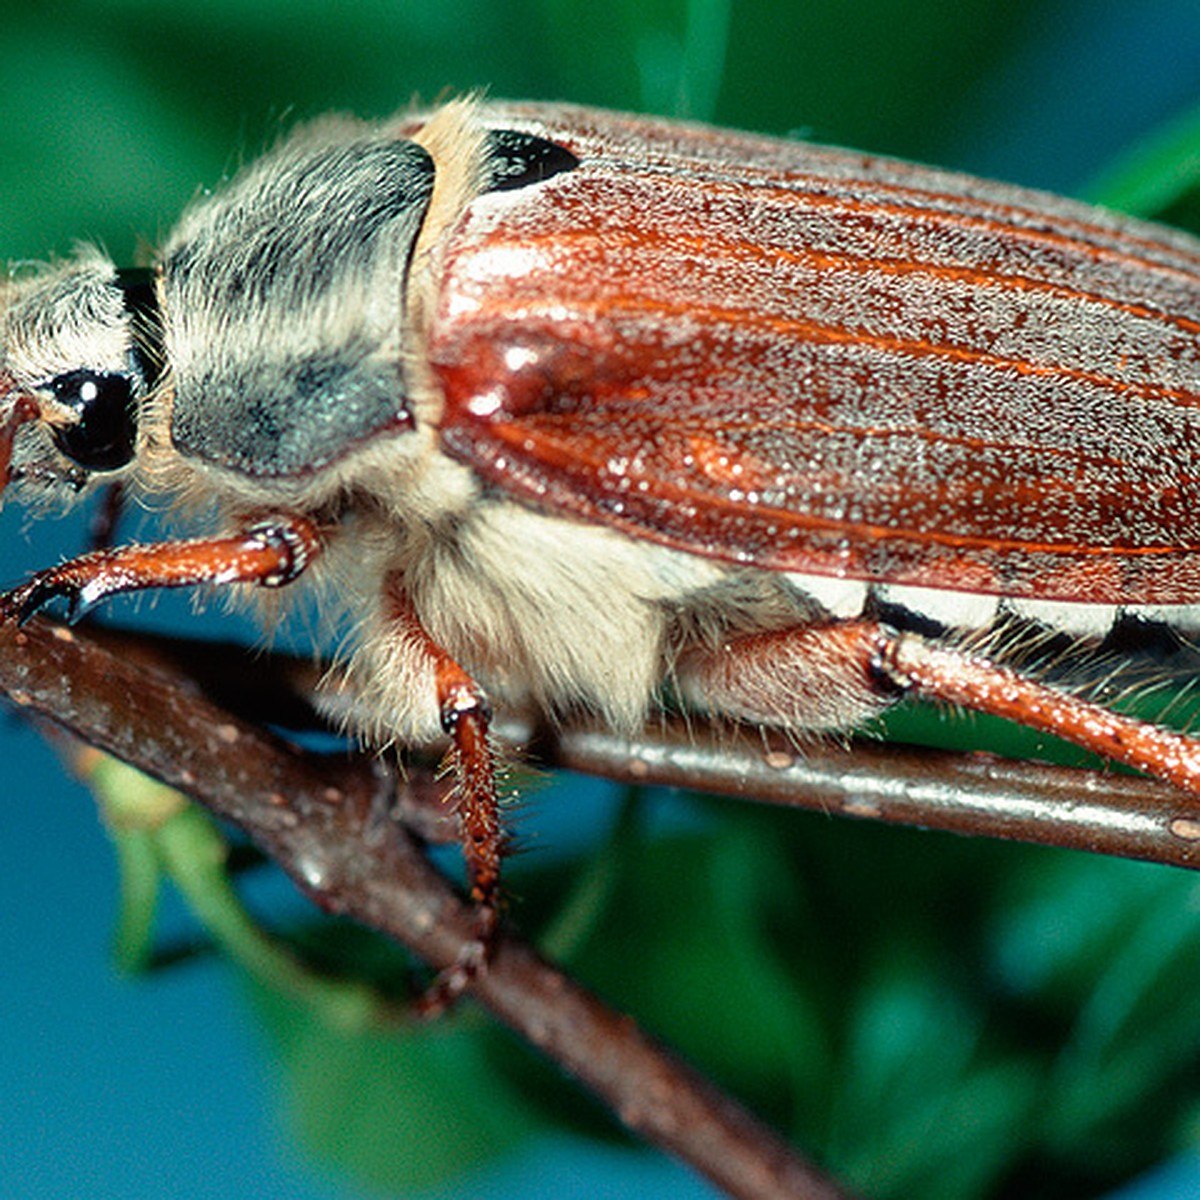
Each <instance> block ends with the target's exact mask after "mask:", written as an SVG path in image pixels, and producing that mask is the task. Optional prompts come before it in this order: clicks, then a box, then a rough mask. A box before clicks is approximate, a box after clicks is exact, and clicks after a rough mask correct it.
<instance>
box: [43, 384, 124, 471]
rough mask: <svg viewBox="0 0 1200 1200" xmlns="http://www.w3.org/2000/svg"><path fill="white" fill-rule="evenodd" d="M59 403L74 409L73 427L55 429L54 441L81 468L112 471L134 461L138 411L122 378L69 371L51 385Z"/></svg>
mask: <svg viewBox="0 0 1200 1200" xmlns="http://www.w3.org/2000/svg"><path fill="white" fill-rule="evenodd" d="M50 388H51V390H52V391H53V392H54V395H55V398H56V399H57V400H58V401H59V403H60V404H65V405H66V406H67V407H68V408H72V409H74V410H75V411H76V412H77V413H78V414H79V420H78V422H76V423H75V424H74V425H63V426H59V427H57V428H55V429H54V431H53V434H54V442H55V444H56V445H57V446H58V448H59V449H60V450H61V451H62V452H63V453H64V454H65V455H66V456H67V457H68V458H73V459H74V460H75V461H76V462H77V463H79V464H80V466H84V467H93V468H95V469H96V470H100V471H111V470H113V469H115V468H116V467H123V466H124V465H125V464H126V463H127V462H129V461H130V459H132V458H133V445H134V438H135V435H136V432H137V412H136V408H135V405H134V402H133V388H132V386H131V384H130V381H129V378H128V377H127V376H125V375H105V374H102V373H101V372H99V371H68V372H67V374H65V375H59V376H57V377H56V378H55V379H53V380H52V381H51V383H50Z"/></svg>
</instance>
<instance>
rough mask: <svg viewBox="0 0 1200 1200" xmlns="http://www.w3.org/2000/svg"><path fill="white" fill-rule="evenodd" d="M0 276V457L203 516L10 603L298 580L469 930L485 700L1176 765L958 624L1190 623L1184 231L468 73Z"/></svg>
mask: <svg viewBox="0 0 1200 1200" xmlns="http://www.w3.org/2000/svg"><path fill="white" fill-rule="evenodd" d="M0 305H2V307H0V430H2V433H0V469H2V473H3V478H4V479H7V478H8V477H9V476H11V480H12V481H13V482H14V484H15V485H17V487H18V489H19V490H20V491H21V492H23V493H24V494H26V495H27V496H29V497H33V498H38V497H47V498H52V499H68V498H70V497H71V496H73V495H75V494H78V493H81V492H84V491H86V490H87V489H88V488H89V487H90V486H91V485H93V484H95V483H97V482H103V481H111V480H123V481H127V482H128V483H129V484H130V485H132V486H134V487H135V488H139V489H143V490H148V491H152V492H153V491H157V492H162V493H166V494H167V495H169V496H171V497H173V498H175V499H177V500H179V501H181V502H182V503H183V504H184V505H185V506H204V505H208V506H211V507H213V508H215V509H216V510H217V511H218V512H219V514H220V520H221V522H222V524H223V527H224V529H225V532H224V533H222V534H221V535H219V536H215V537H207V538H202V539H196V540H190V541H176V542H167V543H163V544H158V545H145V546H126V547H123V548H119V549H106V550H101V551H96V552H93V553H91V554H86V555H84V556H82V557H80V558H77V559H75V560H73V561H71V562H68V563H66V564H63V565H61V566H58V567H54V568H51V569H49V570H45V571H42V572H40V573H39V574H37V575H35V576H34V577H33V578H32V579H31V580H30V581H29V582H28V583H26V584H25V585H24V586H22V587H19V588H17V589H16V590H15V591H13V592H11V593H9V594H8V595H7V597H6V598H5V599H4V602H3V603H4V613H5V615H6V616H7V617H9V618H15V619H25V618H27V617H28V616H30V615H31V614H32V613H34V612H35V611H37V610H38V609H39V608H40V607H41V606H42V605H44V604H45V603H46V602H47V601H49V600H50V599H52V598H53V597H56V596H65V597H66V598H67V600H68V602H69V604H70V606H71V608H72V609H73V610H75V611H76V612H79V611H82V610H85V609H87V608H89V607H91V606H92V605H94V604H95V603H96V602H97V601H99V600H100V599H101V598H103V597H104V596H107V595H110V594H112V593H116V592H122V591H131V590H136V589H142V588H156V587H175V586H186V585H193V584H202V583H208V584H226V583H251V584H258V585H262V586H265V587H279V586H282V585H285V584H289V585H290V584H292V583H293V582H294V581H299V580H301V579H303V580H309V581H321V582H323V583H324V584H325V585H326V586H324V587H323V588H322V589H321V590H322V594H323V595H324V596H325V598H326V602H327V603H329V604H332V605H334V606H335V607H338V608H339V609H340V610H342V611H343V612H344V613H345V614H346V615H348V616H349V618H350V619H351V620H352V621H353V623H354V625H355V628H356V636H355V642H354V647H353V649H352V652H351V654H350V658H349V667H348V678H349V679H350V680H351V682H352V686H353V689H354V691H355V694H356V697H357V699H356V712H357V713H358V714H359V716H358V718H357V726H358V732H359V733H361V734H362V735H363V736H364V737H366V738H367V739H368V740H370V741H372V742H375V743H384V742H388V741H391V740H396V741H400V742H417V741H427V740H430V739H432V738H434V737H436V736H438V735H440V734H442V733H443V732H448V733H449V735H450V737H451V743H452V752H453V756H454V761H455V767H456V770H457V774H458V780H459V816H460V819H461V826H462V840H463V846H464V850H465V854H466V860H467V865H468V870H469V875H470V881H471V891H472V895H473V898H474V900H475V902H476V903H477V906H478V913H479V935H480V947H483V946H485V945H486V943H487V940H488V939H489V938H490V937H491V935H492V932H493V930H494V928H495V923H496V913H497V903H498V888H499V875H500V860H501V854H502V849H503V835H502V826H501V821H500V817H499V814H498V810H497V795H496V782H495V771H494V763H493V752H492V750H491V748H490V747H489V742H488V730H489V720H490V708H489V697H496V698H497V699H502V700H504V701H512V702H519V703H523V704H531V705H533V706H536V707H537V708H538V709H540V710H541V711H542V712H543V713H545V714H546V715H547V716H548V717H550V718H554V717H556V716H561V715H564V714H566V713H569V712H571V711H574V710H586V711H589V712H592V713H595V714H599V715H600V716H602V717H603V718H604V719H605V720H606V721H608V722H610V723H611V724H612V725H613V726H614V727H618V728H622V729H631V728H633V727H635V726H637V725H638V724H639V723H640V722H641V721H642V720H643V718H644V717H645V716H646V714H647V712H648V710H649V709H650V708H651V707H652V706H654V705H656V704H659V703H663V702H674V703H678V704H680V705H682V706H683V707H685V708H687V709H689V710H693V711H699V712H706V713H712V714H715V715H717V716H720V717H728V718H734V719H738V720H742V721H748V722H753V723H758V724H762V725H770V726H777V727H782V728H783V729H786V730H788V731H792V732H795V733H806V732H819V731H823V730H843V729H848V728H851V727H853V726H855V725H856V724H859V723H861V722H862V721H864V720H865V719H867V718H869V717H871V716H872V715H874V714H877V713H879V712H880V711H882V710H883V709H884V708H885V707H887V706H888V705H890V704H891V703H892V702H893V701H894V700H895V699H897V698H898V697H900V696H902V695H906V694H916V695H919V696H923V697H926V698H930V699H933V700H939V701H948V702H953V703H957V704H962V705H965V706H967V707H969V708H973V709H978V710H980V711H983V712H987V713H993V714H997V715H1000V716H1004V717H1008V718H1011V719H1013V720H1015V721H1018V722H1021V723H1023V724H1026V725H1029V726H1033V727H1035V728H1038V729H1041V730H1045V731H1049V732H1052V733H1055V734H1058V735H1060V736H1063V737H1066V738H1068V739H1070V740H1072V741H1075V742H1077V743H1079V744H1080V745H1082V746H1085V747H1087V748H1089V749H1091V750H1094V751H1097V752H1099V753H1100V754H1103V755H1106V756H1108V757H1109V758H1112V759H1116V760H1119V761H1121V762H1124V763H1126V764H1129V765H1132V766H1135V767H1137V768H1140V769H1142V770H1144V771H1147V772H1149V773H1151V774H1153V775H1157V776H1160V777H1161V778H1163V779H1166V780H1169V781H1171V782H1173V783H1175V784H1177V785H1178V786H1180V787H1182V788H1185V789H1187V790H1189V791H1191V792H1192V793H1194V794H1195V793H1200V741H1198V740H1196V739H1193V738H1191V737H1188V736H1185V735H1182V734H1177V733H1173V732H1169V731H1167V730H1164V729H1161V728H1158V727H1156V726H1153V725H1150V724H1146V723H1142V722H1139V721H1136V720H1134V719H1131V718H1129V717H1125V716H1120V715H1117V714H1115V713H1113V712H1110V711H1108V710H1106V709H1105V708H1103V707H1101V706H1098V705H1096V704H1093V703H1090V702H1087V701H1085V700H1083V699H1080V698H1078V697H1076V696H1073V695H1070V694H1067V693H1065V692H1060V691H1056V690H1053V689H1051V688H1049V687H1047V686H1046V685H1044V684H1043V683H1040V682H1039V681H1038V680H1037V679H1035V678H1032V677H1030V676H1029V675H1028V674H1024V673H1022V672H1021V671H1020V670H1018V669H1015V668H1014V667H1013V666H1011V665H1005V663H1004V661H1003V659H1004V653H1003V651H1004V648H1005V639H1004V638H1003V637H1000V636H994V637H992V638H991V639H990V640H988V641H979V640H973V639H978V631H979V630H981V629H994V628H996V627H999V626H1002V625H1004V624H1005V623H1006V622H1007V623H1009V624H1012V623H1016V622H1024V623H1026V624H1027V625H1028V624H1033V625H1036V626H1045V627H1047V628H1049V629H1052V630H1055V631H1061V632H1064V633H1067V634H1079V635H1083V636H1097V635H1100V634H1103V633H1104V632H1105V631H1106V630H1107V629H1109V628H1110V627H1111V626H1112V625H1113V624H1114V622H1116V621H1117V620H1137V621H1155V622H1166V623H1168V624H1173V625H1176V626H1184V627H1186V626H1188V625H1194V624H1196V623H1197V622H1198V621H1200V608H1198V607H1196V605H1197V603H1198V602H1200V515H1198V514H1200V480H1198V478H1197V474H1198V471H1200V243H1198V242H1197V241H1195V240H1194V239H1192V238H1190V237H1188V236H1186V235H1184V234H1182V233H1177V232H1172V231H1170V230H1167V229H1163V228H1158V227H1155V226H1152V225H1148V224H1144V223H1139V222H1137V221H1133V220H1129V219H1126V218H1122V217H1119V216H1116V215H1113V214H1111V213H1107V212H1103V211H1100V210H1096V209H1093V208H1089V207H1086V206H1084V205H1081V204H1078V203H1075V202H1072V201H1068V200H1063V199H1059V198H1055V197H1052V196H1048V195H1044V194H1039V193H1034V192H1030V191H1025V190H1021V189H1018V188H1015V187H1010V186H1006V185H1002V184H996V183H989V182H984V181H981V180H978V179H974V178H970V177H967V176H963V175H958V174H953V173H950V172H946V171H940V170H933V169H929V168H924V167H918V166H912V165H909V164H907V163H903V162H897V161H894V160H888V159H882V158H876V157H871V156H868V155H864V154H857V153H852V152H847V151H844V150H837V149H830V148H826V147H821V146H811V145H805V144H802V143H799V142H790V141H780V140H774V139H770V138H765V137H756V136H751V135H747V134H741V133H731V132H725V131H721V130H717V129H712V128H707V127H703V126H699V125H690V124H682V123H673V122H667V121H659V120H652V119H648V118H642V117H634V116H623V115H618V114H613V113H607V112H601V111H596V110H590V109H583V108H570V107H565V106H545V105H511V104H481V103H475V102H469V101H463V102H455V103H450V104H447V105H446V106H444V107H442V108H440V109H438V110H437V111H435V112H433V113H431V114H427V115H416V116H409V115H405V116H401V117H398V118H396V119H394V120H392V121H390V122H385V123H383V124H382V125H373V124H368V123H365V122H360V121H356V120H353V119H349V118H331V119H326V120H323V121H320V122H317V123H315V124H313V125H310V126H307V127H304V128H301V129H299V130H298V131H297V132H295V133H293V134H292V135H291V136H289V137H287V138H286V139H285V140H284V141H283V142H282V143H281V144H280V145H279V146H278V147H277V148H276V149H274V150H273V151H272V152H270V153H269V154H268V155H267V156H266V157H264V158H263V159H262V160H261V161H259V162H258V163H256V164H253V165H251V166H250V167H248V168H247V169H245V170H244V171H242V172H241V173H240V174H239V175H238V176H237V177H236V178H234V179H233V181H232V182H231V183H229V185H228V186H227V187H225V188H224V189H223V190H221V191H219V192H218V193H216V194H215V195H212V196H209V197H206V198H204V199H202V200H200V201H199V202H198V203H196V204H195V205H194V206H193V207H192V208H191V210H190V211H189V212H187V213H186V214H185V216H184V217H183V219H182V221H181V223H180V224H179V226H178V227H177V228H176V230H175V231H174V233H173V234H172V235H171V236H170V237H169V238H168V239H167V241H166V244H165V245H164V246H163V247H162V250H161V252H160V254H159V255H158V257H157V260H156V262H155V265H154V266H153V268H151V269H149V270H147V271H133V272H131V271H118V270H117V269H116V268H115V267H114V265H113V264H112V263H111V262H110V261H109V260H108V259H107V258H105V257H104V256H103V255H101V254H100V253H98V252H96V251H94V250H83V251H80V252H78V253H77V254H76V255H75V256H74V257H73V258H71V259H69V260H68V261H65V262H63V263H61V264H59V265H57V266H54V267H53V268H50V269H47V270H46V271H44V272H42V273H40V274H37V275H35V276H34V277H32V278H24V279H21V280H19V281H13V282H10V283H9V284H8V285H7V286H6V288H5V290H4V292H3V294H2V296H0ZM967 635H970V636H967ZM1018 640H1019V639H1018ZM980 645H984V646H989V647H990V650H988V651H987V652H986V653H985V652H984V651H982V650H980V649H979V648H978V647H979V646H980ZM478 962H479V958H478V956H477V958H476V960H475V961H473V962H471V963H466V964H463V967H462V969H461V970H460V971H459V972H458V973H457V979H456V981H453V982H451V983H448V985H447V989H448V990H451V991H452V990H454V989H455V988H457V987H461V986H462V983H463V981H465V979H466V978H467V977H468V976H469V973H470V971H471V970H473V969H475V968H476V967H477V966H478Z"/></svg>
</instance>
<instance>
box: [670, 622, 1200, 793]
mask: <svg viewBox="0 0 1200 1200" xmlns="http://www.w3.org/2000/svg"><path fill="white" fill-rule="evenodd" d="M678 674H679V680H680V686H681V688H682V690H683V692H684V695H685V697H687V698H688V699H689V700H690V701H691V702H693V703H696V704H698V705H699V706H701V707H705V708H709V709H710V710H712V711H713V712H717V713H727V714H730V715H733V716H736V717H740V718H742V719H744V720H750V721H757V722H761V723H764V724H771V725H780V726H783V727H785V728H792V729H796V730H818V729H839V728H843V729H844V728H849V727H851V726H852V725H854V724H856V723H859V722H861V721H862V720H863V719H865V718H866V717H868V716H870V715H872V714H874V713H877V712H880V711H882V709H883V708H885V707H886V706H887V705H888V704H889V703H890V702H891V701H892V700H894V699H896V698H897V697H898V696H900V695H904V694H907V695H911V696H914V697H917V698H920V699H925V700H932V701H937V702H941V703H946V704H958V705H962V706H963V707H964V708H970V709H974V710H975V711H976V712H982V713H988V714H990V715H992V716H996V717H1003V718H1005V719H1007V720H1010V721H1015V722H1016V723H1017V724H1019V725H1025V726H1028V727H1029V728H1031V729H1036V730H1039V731H1041V732H1043V733H1049V734H1053V735H1054V736H1055V737H1060V738H1063V739H1065V740H1066V741H1069V742H1074V743H1075V745H1077V746H1081V747H1082V748H1083V749H1085V750H1089V751H1091V752H1092V753H1094V754H1098V755H1101V756H1102V757H1104V758H1108V759H1111V760H1113V761H1115V762H1120V763H1124V764H1125V765H1126V766H1129V767H1134V768H1135V769H1137V770H1139V771H1144V772H1146V774H1148V775H1153V776H1156V777H1157V778H1159V779H1162V780H1164V781H1166V782H1168V783H1171V784H1174V785H1175V786H1176V787H1179V788H1182V789H1183V790H1185V791H1187V792H1190V793H1191V794H1192V795H1200V738H1197V737H1193V736H1190V735H1188V734H1183V733H1176V732H1174V731H1172V730H1168V729H1163V728H1161V727H1159V726H1157V725H1153V724H1151V723H1150V722H1148V721H1141V720H1138V719H1137V718H1136V717H1129V716H1123V715H1121V714H1120V713H1114V712H1111V711H1110V710H1108V709H1106V708H1104V707H1102V706H1101V705H1099V704H1094V703H1092V702H1090V701H1088V700H1083V699H1081V698H1079V697H1077V696H1072V695H1070V694H1069V693H1067V692H1063V691H1059V690H1058V689H1056V688H1053V687H1049V686H1047V685H1046V684H1043V683H1039V682H1037V680H1035V679H1030V678H1029V677H1028V676H1026V675H1023V674H1021V672H1019V671H1016V670H1014V669H1012V668H1011V667H1006V666H1002V665H1000V664H997V663H994V662H991V661H990V660H989V659H987V658H985V657H983V656H982V655H977V654H972V653H970V652H969V651H966V650H960V649H956V648H955V647H953V646H946V645H941V644H939V643H937V642H933V641H930V640H929V639H927V638H924V637H921V636H919V635H918V634H914V633H901V632H897V631H896V630H894V629H891V628H889V627H888V626H886V625H882V624H880V623H878V622H875V621H844V622H838V623H835V624H830V625H819V626H806V627H802V628H793V629H786V630H781V631H778V632H774V633H768V634H747V635H743V636H741V637H737V638H732V639H730V640H729V641H728V642H726V643H725V644H724V645H722V646H721V647H719V648H717V649H704V650H695V649H691V650H689V651H688V652H687V653H686V654H685V655H684V657H682V658H681V660H680V663H679V666H678Z"/></svg>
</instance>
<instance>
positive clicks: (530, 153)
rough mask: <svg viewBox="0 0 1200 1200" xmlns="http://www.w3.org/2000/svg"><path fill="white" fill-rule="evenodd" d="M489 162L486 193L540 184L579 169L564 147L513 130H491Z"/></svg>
mask: <svg viewBox="0 0 1200 1200" xmlns="http://www.w3.org/2000/svg"><path fill="white" fill-rule="evenodd" d="M488 161H489V165H490V166H491V182H490V183H489V184H488V186H487V191H489V192H506V191H510V190H512V189H513V188H523V187H528V186H529V185H530V184H534V183H542V182H544V181H545V180H547V179H550V178H551V177H552V176H554V175H561V174H562V172H563V171H573V170H574V169H575V168H576V167H577V166H579V159H578V158H576V157H575V155H574V154H572V153H571V151H570V150H568V149H567V148H566V147H565V146H560V145H559V144H558V143H557V142H551V141H549V140H548V139H546V138H543V137H538V136H537V134H534V133H521V132H520V131H519V130H516V129H493V130H492V131H491V132H490V133H489V134H488Z"/></svg>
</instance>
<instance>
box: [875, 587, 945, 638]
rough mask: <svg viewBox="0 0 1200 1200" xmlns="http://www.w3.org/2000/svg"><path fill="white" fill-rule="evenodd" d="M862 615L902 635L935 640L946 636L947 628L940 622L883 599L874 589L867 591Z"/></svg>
mask: <svg viewBox="0 0 1200 1200" xmlns="http://www.w3.org/2000/svg"><path fill="white" fill-rule="evenodd" d="M862 615H863V616H864V617H865V618H867V620H870V621H879V622H880V623H881V624H883V625H887V626H889V627H890V628H892V629H895V630H897V631H898V632H900V633H917V634H920V635H921V636H922V637H927V638H931V639H934V640H936V639H938V638H941V637H944V636H945V634H946V626H945V625H943V624H942V623H941V622H940V621H935V620H934V619H933V618H932V617H929V616H926V615H925V614H924V613H921V612H917V610H916V609H912V608H908V607H907V606H906V605H903V604H895V603H893V602H891V601H888V600H884V599H882V598H881V597H880V595H879V593H878V592H877V591H876V590H875V588H874V587H872V588H870V589H869V590H868V591H867V598H866V602H865V603H864V604H863V610H862Z"/></svg>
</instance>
